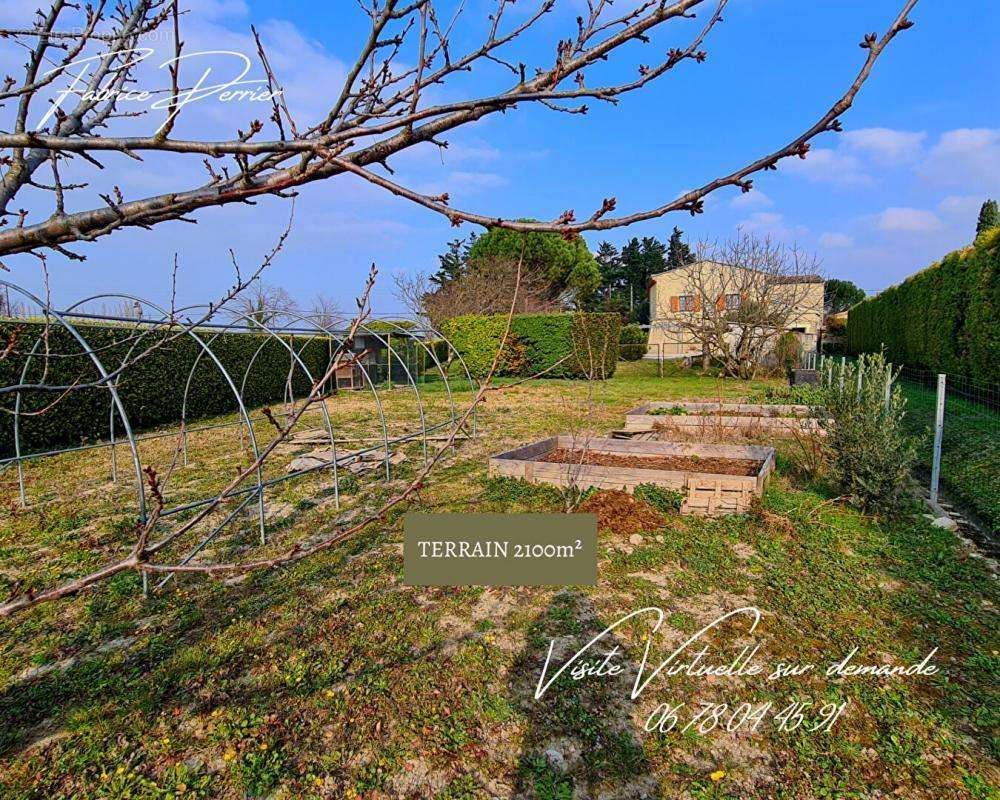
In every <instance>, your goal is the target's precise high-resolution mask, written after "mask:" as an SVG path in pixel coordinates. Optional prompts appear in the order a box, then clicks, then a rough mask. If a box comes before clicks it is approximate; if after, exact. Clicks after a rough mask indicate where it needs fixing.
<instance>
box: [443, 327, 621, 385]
mask: <svg viewBox="0 0 1000 800" xmlns="http://www.w3.org/2000/svg"><path fill="white" fill-rule="evenodd" d="M506 325H507V315H506V314H494V315H491V316H480V315H478V314H466V315H465V316H461V317H452V318H451V319H447V320H445V321H444V322H442V323H441V332H442V333H443V334H444V335H445V336H447V337H448V338H449V339H450V340H451V342H452V344H453V345H454V346H455V348H456V349H457V350H458V351H459V352H460V353H461V354H462V357H463V358H464V359H465V361H466V363H467V365H468V367H469V371H470V372H472V374H473V375H474V376H476V377H479V378H481V377H483V376H484V375H485V374H486V373H487V372H488V371H489V368H490V366H491V364H492V363H493V359H494V358H495V356H496V352H497V348H498V347H499V346H500V340H501V339H502V338H503V332H504V329H505V327H506ZM620 337H621V320H620V319H619V317H618V315H617V314H585V313H578V314H569V313H567V314H516V315H515V316H514V318H513V320H512V322H511V332H510V337H509V338H508V341H507V347H506V348H505V349H504V353H503V357H502V358H501V362H500V368H499V370H498V374H499V375H505V376H515V377H529V376H531V375H536V374H538V373H539V372H543V371H545V370H550V371H548V372H546V373H545V377H547V378H586V377H590V376H592V377H595V378H610V377H611V376H612V375H614V372H615V366H616V364H617V362H618V343H619V339H620ZM567 356H568V358H566V357H567ZM563 358H565V359H566V360H565V361H562V363H559V362H560V359H563ZM557 363H558V366H556V367H553V365H554V364H557Z"/></svg>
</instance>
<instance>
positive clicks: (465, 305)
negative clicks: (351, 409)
mask: <svg viewBox="0 0 1000 800" xmlns="http://www.w3.org/2000/svg"><path fill="white" fill-rule="evenodd" d="M518 272H519V271H518V265H517V262H516V261H511V260H510V259H507V258H484V259H480V260H479V261H477V262H476V263H475V264H474V265H473V266H472V267H470V268H469V270H468V271H466V272H464V273H462V274H461V275H459V276H458V277H457V278H455V279H454V280H451V281H448V282H447V283H446V284H444V285H443V286H440V287H438V288H437V289H436V290H435V291H433V292H426V293H424V295H423V296H422V298H421V305H422V308H423V313H424V314H425V315H426V316H427V317H428V318H429V319H430V320H431V321H432V322H433V323H434V324H435V325H439V324H440V322H441V321H442V320H444V319H447V318H449V317H458V316H461V315H462V314H503V313H505V312H506V311H507V309H508V308H510V304H511V297H513V296H514V285H515V284H516V283H518V281H520V290H519V291H518V293H517V299H516V302H515V304H514V311H515V312H516V313H518V314H528V313H532V312H540V311H555V310H560V309H565V308H566V304H565V303H563V302H562V301H561V299H560V298H558V297H555V298H554V297H552V296H551V281H549V280H548V278H547V277H546V276H544V275H540V274H538V273H537V272H529V273H527V274H521V275H520V276H519V275H518Z"/></svg>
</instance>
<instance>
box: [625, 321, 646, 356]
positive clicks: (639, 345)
mask: <svg viewBox="0 0 1000 800" xmlns="http://www.w3.org/2000/svg"><path fill="white" fill-rule="evenodd" d="M648 339H649V334H647V332H646V331H644V330H643V329H642V328H641V327H639V326H638V325H636V324H635V323H632V324H630V325H626V326H625V327H624V328H622V337H621V360H622V361H639V360H641V359H642V357H643V356H644V355H646V350H647V349H648V346H647V341H648Z"/></svg>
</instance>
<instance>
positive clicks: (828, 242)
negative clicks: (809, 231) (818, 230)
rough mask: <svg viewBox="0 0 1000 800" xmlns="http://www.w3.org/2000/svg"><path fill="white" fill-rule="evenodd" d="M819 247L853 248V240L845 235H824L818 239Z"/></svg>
mask: <svg viewBox="0 0 1000 800" xmlns="http://www.w3.org/2000/svg"><path fill="white" fill-rule="evenodd" d="M819 246H820V247H823V248H829V249H833V248H843V247H854V239H852V238H851V237H850V236H848V235H847V234H846V233H824V234H823V235H821V236H820V237H819Z"/></svg>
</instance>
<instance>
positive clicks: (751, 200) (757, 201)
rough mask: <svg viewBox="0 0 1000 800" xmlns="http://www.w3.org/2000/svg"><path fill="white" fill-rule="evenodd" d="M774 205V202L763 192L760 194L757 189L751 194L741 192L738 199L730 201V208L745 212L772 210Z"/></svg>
mask: <svg viewBox="0 0 1000 800" xmlns="http://www.w3.org/2000/svg"><path fill="white" fill-rule="evenodd" d="M773 205H774V201H773V200H772V199H771V198H770V197H768V196H767V195H766V194H764V193H763V192H759V191H757V190H756V189H755V190H753V191H751V192H740V193H739V194H738V195H736V197H734V198H733V199H732V200H730V201H729V207H730V208H739V209H743V210H745V211H751V210H754V209H760V208H770V207H771V206H773Z"/></svg>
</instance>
